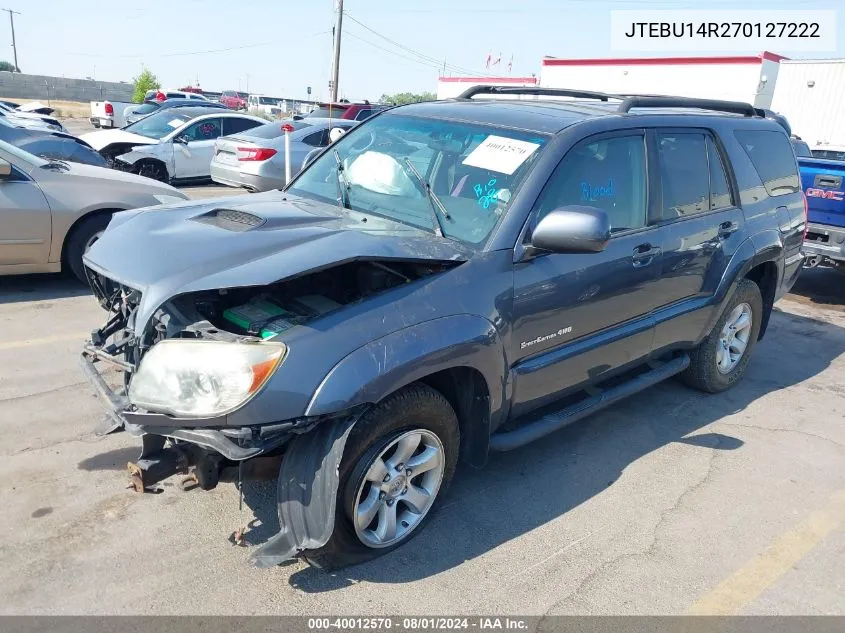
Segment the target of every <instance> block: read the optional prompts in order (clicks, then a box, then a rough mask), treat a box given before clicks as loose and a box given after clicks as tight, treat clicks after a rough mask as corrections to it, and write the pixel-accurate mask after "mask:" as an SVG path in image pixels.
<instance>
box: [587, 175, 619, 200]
mask: <svg viewBox="0 0 845 633" xmlns="http://www.w3.org/2000/svg"><path fill="white" fill-rule="evenodd" d="M615 197H616V189H614V187H613V179H612V178H608V179H607V184H606V185H591V184H590V183H588V182H582V183H581V200H582V201H583V202H596V201H598V200H604V199H608V198H615Z"/></svg>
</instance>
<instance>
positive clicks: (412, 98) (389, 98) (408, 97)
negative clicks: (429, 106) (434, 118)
mask: <svg viewBox="0 0 845 633" xmlns="http://www.w3.org/2000/svg"><path fill="white" fill-rule="evenodd" d="M435 99H437V95H436V94H434V93H433V92H421V93H420V94H417V93H415V92H397V93H396V94H395V95H388V94H384V95H382V96H381V99H379V101H380V102H381V103H393V104H395V105H405V104H408V103H420V102H421V101H434V100H435Z"/></svg>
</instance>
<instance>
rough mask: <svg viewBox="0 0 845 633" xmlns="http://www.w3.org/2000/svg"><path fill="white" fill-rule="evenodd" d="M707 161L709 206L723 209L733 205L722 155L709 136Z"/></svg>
mask: <svg viewBox="0 0 845 633" xmlns="http://www.w3.org/2000/svg"><path fill="white" fill-rule="evenodd" d="M707 162H708V163H709V164H710V208H711V209H725V208H727V207H731V206H733V200H732V198H731V189H730V187H729V186H728V177H727V174H726V173H725V166H724V164H723V163H722V157H721V156H720V155H719V151H718V150H717V149H716V144H715V143H713V139H712V138H710V137H709V136H708V137H707Z"/></svg>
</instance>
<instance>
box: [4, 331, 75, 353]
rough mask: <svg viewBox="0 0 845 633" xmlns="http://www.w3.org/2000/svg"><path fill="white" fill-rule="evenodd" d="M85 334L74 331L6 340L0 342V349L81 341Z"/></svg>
mask: <svg viewBox="0 0 845 633" xmlns="http://www.w3.org/2000/svg"><path fill="white" fill-rule="evenodd" d="M87 336H88V334H83V333H79V332H76V333H74V334H57V335H55V336H44V337H42V338H28V339H24V340H22V341H6V342H5V343H4V342H0V350H5V349H19V348H21V347H34V346H36V345H48V344H50V343H61V342H63V341H79V342H80V343H81V342H82V341H84V340H85V338H86V337H87Z"/></svg>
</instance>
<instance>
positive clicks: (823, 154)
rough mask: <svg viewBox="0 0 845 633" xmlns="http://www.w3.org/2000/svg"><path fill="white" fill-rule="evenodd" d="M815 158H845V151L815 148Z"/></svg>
mask: <svg viewBox="0 0 845 633" xmlns="http://www.w3.org/2000/svg"><path fill="white" fill-rule="evenodd" d="M813 158H823V159H825V160H845V152H837V151H835V150H832V149H814V150H813Z"/></svg>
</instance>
